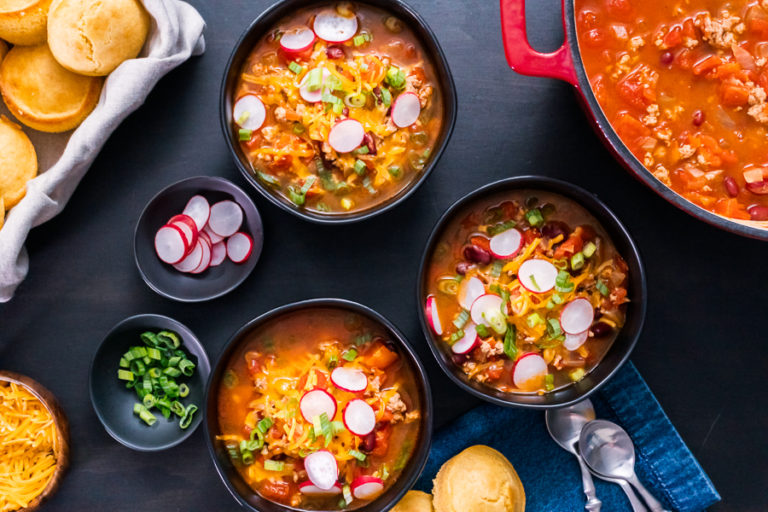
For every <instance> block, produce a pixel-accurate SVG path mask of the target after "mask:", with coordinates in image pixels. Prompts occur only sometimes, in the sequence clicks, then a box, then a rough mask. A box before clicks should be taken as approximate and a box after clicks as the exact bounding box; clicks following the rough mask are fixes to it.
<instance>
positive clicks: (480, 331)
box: [475, 324, 491, 338]
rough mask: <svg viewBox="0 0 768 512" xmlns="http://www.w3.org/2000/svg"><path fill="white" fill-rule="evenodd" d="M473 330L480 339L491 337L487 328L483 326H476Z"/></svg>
mask: <svg viewBox="0 0 768 512" xmlns="http://www.w3.org/2000/svg"><path fill="white" fill-rule="evenodd" d="M475 330H476V331H477V335H478V336H480V337H481V338H487V337H488V336H490V335H491V333H490V332H488V328H487V327H486V326H485V325H483V324H477V325H476V326H475Z"/></svg>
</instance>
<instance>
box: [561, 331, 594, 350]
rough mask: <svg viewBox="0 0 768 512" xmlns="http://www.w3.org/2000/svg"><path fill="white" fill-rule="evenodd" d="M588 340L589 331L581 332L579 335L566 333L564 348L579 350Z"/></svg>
mask: <svg viewBox="0 0 768 512" xmlns="http://www.w3.org/2000/svg"><path fill="white" fill-rule="evenodd" d="M587 338H589V330H586V331H584V332H580V333H578V334H570V333H565V341H563V346H564V347H565V348H566V349H567V350H578V348H579V347H580V346H582V345H583V344H584V342H585V341H587Z"/></svg>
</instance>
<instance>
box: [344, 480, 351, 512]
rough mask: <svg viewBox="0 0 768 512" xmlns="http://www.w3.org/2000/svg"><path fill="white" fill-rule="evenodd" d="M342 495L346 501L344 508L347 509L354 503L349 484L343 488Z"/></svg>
mask: <svg viewBox="0 0 768 512" xmlns="http://www.w3.org/2000/svg"><path fill="white" fill-rule="evenodd" d="M342 493H343V495H344V498H342V499H343V500H344V505H342V506H344V507H346V506H347V505H349V504H350V503H352V491H351V489H350V488H349V484H344V487H342Z"/></svg>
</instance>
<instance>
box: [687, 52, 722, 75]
mask: <svg viewBox="0 0 768 512" xmlns="http://www.w3.org/2000/svg"><path fill="white" fill-rule="evenodd" d="M722 63H723V61H722V60H721V59H720V57H718V56H717V55H707V56H706V57H704V58H703V59H700V60H698V61H697V62H696V63H695V64H694V65H693V68H691V71H693V74H694V75H703V74H704V73H706V72H707V71H710V70H712V69H715V68H716V67H717V66H719V65H720V64H722Z"/></svg>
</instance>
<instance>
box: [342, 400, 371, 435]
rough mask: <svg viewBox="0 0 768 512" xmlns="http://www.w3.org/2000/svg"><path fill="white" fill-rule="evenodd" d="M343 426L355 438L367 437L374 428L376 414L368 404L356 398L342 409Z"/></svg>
mask: <svg viewBox="0 0 768 512" xmlns="http://www.w3.org/2000/svg"><path fill="white" fill-rule="evenodd" d="M344 425H345V426H346V427H347V430H349V431H350V432H352V433H353V434H355V435H356V436H360V437H363V436H367V435H368V434H370V433H371V432H373V429H374V427H376V413H375V412H374V411H373V407H371V406H370V405H368V402H366V401H365V400H360V399H359V398H356V399H355V400H351V401H350V402H349V403H348V404H347V406H346V407H345V408H344Z"/></svg>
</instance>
